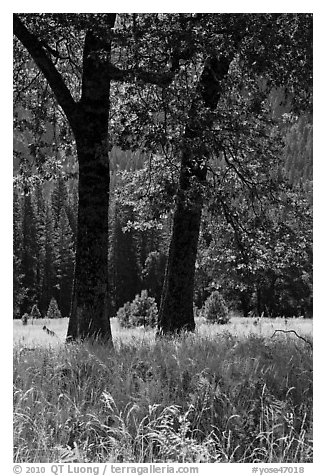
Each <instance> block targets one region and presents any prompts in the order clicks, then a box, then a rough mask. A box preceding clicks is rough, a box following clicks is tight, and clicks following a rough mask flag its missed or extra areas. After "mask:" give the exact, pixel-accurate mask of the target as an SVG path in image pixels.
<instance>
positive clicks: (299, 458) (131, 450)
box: [14, 330, 312, 463]
mask: <svg viewBox="0 0 326 476" xmlns="http://www.w3.org/2000/svg"><path fill="white" fill-rule="evenodd" d="M114 343H115V347H114V350H110V349H108V348H107V347H105V346H104V345H101V344H99V343H96V342H95V343H93V344H91V343H75V344H68V345H65V344H63V343H59V344H57V345H53V346H50V345H35V346H34V347H30V346H29V347H28V346H26V345H25V344H24V342H23V341H22V340H21V339H20V340H18V341H17V343H16V344H15V346H14V446H15V447H14V455H15V461H16V462H73V461H76V462H104V461H111V462H137V463H144V462H145V463H146V462H147V463H149V462H238V463H239V462H257V463H258V462H266V463H270V462H282V463H290V462H291V463H293V462H311V461H312V351H311V348H310V346H309V345H307V344H306V343H305V342H303V341H302V340H299V339H294V338H293V337H292V336H290V335H288V334H286V335H280V336H279V337H276V336H274V338H270V337H266V335H263V334H261V335H259V334H257V333H256V334H253V333H248V334H242V335H239V336H237V335H235V334H234V333H231V332H228V331H227V330H224V331H223V332H220V333H214V332H211V333H209V332H208V331H207V332H200V333H197V334H194V335H185V336H181V337H179V338H178V339H169V340H168V339H160V340H156V341H155V339H154V335H153V332H152V331H148V332H147V331H144V330H142V331H140V330H137V332H134V333H132V332H131V333H128V332H127V331H126V332H125V334H124V333H122V334H118V335H116V336H115V339H114Z"/></svg>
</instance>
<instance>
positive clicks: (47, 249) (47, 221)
mask: <svg viewBox="0 0 326 476" xmlns="http://www.w3.org/2000/svg"><path fill="white" fill-rule="evenodd" d="M43 239H44V259H43V279H42V295H41V301H40V309H41V312H42V313H43V314H45V313H46V311H47V308H48V306H49V303H50V300H51V297H52V296H53V295H54V294H55V284H56V274H55V246H54V240H55V236H54V220H53V215H52V207H51V205H50V204H49V203H48V202H47V203H46V205H45V217H44V236H43Z"/></svg>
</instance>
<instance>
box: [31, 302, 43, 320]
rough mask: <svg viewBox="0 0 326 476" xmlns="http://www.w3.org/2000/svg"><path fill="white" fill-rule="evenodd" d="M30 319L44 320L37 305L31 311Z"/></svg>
mask: <svg viewBox="0 0 326 476" xmlns="http://www.w3.org/2000/svg"><path fill="white" fill-rule="evenodd" d="M30 317H31V318H32V319H41V318H42V315H41V313H40V310H39V308H38V307H37V304H34V306H33V307H32V310H31V313H30Z"/></svg>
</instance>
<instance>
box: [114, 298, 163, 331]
mask: <svg viewBox="0 0 326 476" xmlns="http://www.w3.org/2000/svg"><path fill="white" fill-rule="evenodd" d="M157 314H158V311H157V305H156V302H155V299H154V298H152V297H150V296H148V292H147V290H143V291H142V292H141V294H140V295H139V294H137V295H136V297H135V299H134V300H133V302H132V303H130V302H127V303H125V305H124V306H123V307H122V308H120V309H119V311H118V313H117V317H118V319H119V322H120V324H121V325H122V326H124V327H136V326H145V327H155V325H156V323H157Z"/></svg>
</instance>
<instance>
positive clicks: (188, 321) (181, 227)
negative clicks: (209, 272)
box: [157, 56, 231, 336]
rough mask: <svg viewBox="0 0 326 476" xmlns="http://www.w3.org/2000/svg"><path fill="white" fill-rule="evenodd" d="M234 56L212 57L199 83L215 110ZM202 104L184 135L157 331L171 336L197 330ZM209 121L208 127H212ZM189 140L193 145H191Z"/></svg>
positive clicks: (203, 169) (204, 154)
mask: <svg viewBox="0 0 326 476" xmlns="http://www.w3.org/2000/svg"><path fill="white" fill-rule="evenodd" d="M230 62H231V58H227V57H224V56H220V57H215V56H214V57H213V56H211V57H209V58H208V60H207V61H206V63H205V65H204V69H203V72H202V74H201V77H200V80H199V83H198V93H199V94H198V95H199V96H200V97H201V100H202V101H203V102H204V104H205V106H206V107H208V108H210V109H211V110H214V109H215V108H216V106H217V104H218V101H219V99H220V96H221V91H222V89H221V88H222V85H221V82H222V81H223V79H224V78H225V77H226V75H227V73H228V69H229V65H230ZM198 108H199V105H198V103H197V101H194V103H193V104H192V107H191V109H190V113H189V122H188V124H187V127H186V130H185V134H184V139H185V140H184V149H183V152H182V156H181V170H180V177H179V186H178V191H177V197H176V208H175V211H174V218H173V229H172V237H171V241H170V247H169V255H168V262H167V267H166V273H165V279H164V286H163V293H162V299H161V305H160V310H159V316H158V330H157V334H158V335H159V336H160V335H168V334H175V333H179V332H182V331H193V330H194V329H195V321H194V313H193V294H194V278H195V262H196V256H197V246H198V238H199V231H200V223H201V214H202V207H203V196H202V190H201V187H202V185H203V184H204V183H205V181H206V175H207V169H206V166H205V160H206V157H207V154H208V150H206V148H205V144H203V145H202V147H201V152H200V154H198V152H196V151H194V150H193V148H192V146H191V141H192V140H196V139H198V140H200V139H201V134H202V131H201V124H200V120H199V118H198V117H197V115H196V111H197V110H198ZM209 126H210V123H209V121H206V122H205V127H206V128H207V127H209ZM188 142H189V144H190V146H189V147H188Z"/></svg>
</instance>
